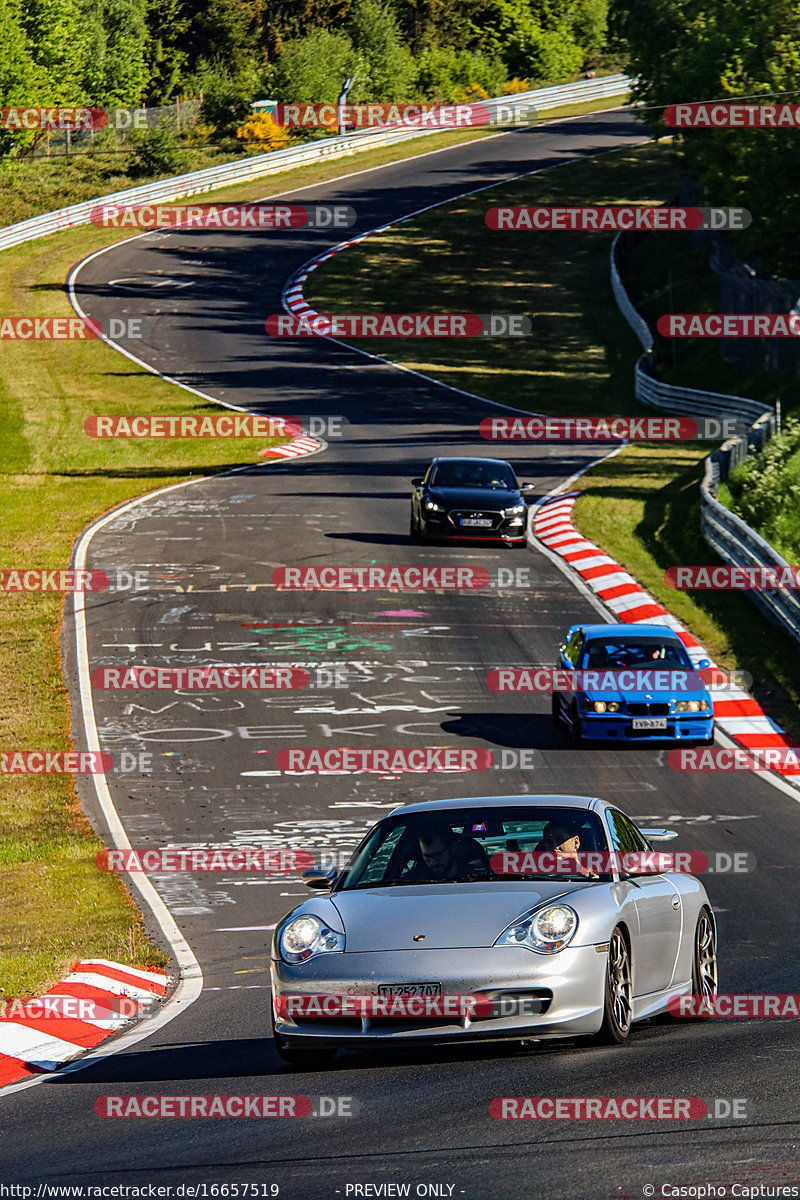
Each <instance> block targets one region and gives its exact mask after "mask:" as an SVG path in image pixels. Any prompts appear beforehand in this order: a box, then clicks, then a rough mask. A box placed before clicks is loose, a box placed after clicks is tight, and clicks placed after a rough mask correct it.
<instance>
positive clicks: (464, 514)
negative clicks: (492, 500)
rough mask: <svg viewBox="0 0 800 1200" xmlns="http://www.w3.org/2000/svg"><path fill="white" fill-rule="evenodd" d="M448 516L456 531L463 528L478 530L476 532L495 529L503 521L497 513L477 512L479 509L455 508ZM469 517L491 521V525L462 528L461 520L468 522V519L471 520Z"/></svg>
mask: <svg viewBox="0 0 800 1200" xmlns="http://www.w3.org/2000/svg"><path fill="white" fill-rule="evenodd" d="M448 515H449V517H450V520H451V521H452V522H453V524H454V525H455V526H456V527H457V528H458V529H464V528H466V529H470V528H472V529H478V530H480V529H489V528H491V529H497V527H498V525H500V523H501V521H502V519H503V518H502V516H501V514H500V513H499V512H489V511H486V510H479V509H472V508H456V509H453V511H452V512H451V513H449V514H448ZM471 517H476V518H479V519H482V520H487V519H488V520H491V522H492V524H491V526H489V525H477V526H476V525H472V526H470V525H466V526H463V525H462V524H461V520H462V518H466V519H467V520H469V518H471Z"/></svg>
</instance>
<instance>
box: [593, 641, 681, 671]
mask: <svg viewBox="0 0 800 1200" xmlns="http://www.w3.org/2000/svg"><path fill="white" fill-rule="evenodd" d="M579 667H580V668H582V669H584V670H585V669H586V668H594V669H598V668H600V669H602V668H607V669H608V670H611V671H615V670H617V669H621V668H625V669H626V670H634V671H636V670H644V669H645V668H649V669H652V668H656V669H661V668H664V669H665V670H674V669H680V670H689V671H691V670H693V669H694V668H693V667H692V660H691V659H690V658H689V655H688V654H687V653H686V651H685V650H684V648H683V646H682V644H681V643H680V642H679V641H677V639H675V638H659V637H650V638H646V637H638V638H637V637H626V638H613V639H612V638H592V639H591V641H588V642H587V643H586V645H585V646H584V648H583V654H582V655H581V660H580V663H579Z"/></svg>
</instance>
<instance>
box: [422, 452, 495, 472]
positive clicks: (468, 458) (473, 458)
mask: <svg viewBox="0 0 800 1200" xmlns="http://www.w3.org/2000/svg"><path fill="white" fill-rule="evenodd" d="M431 462H435V463H443V462H468V463H472V462H485V463H499V464H500V465H501V466H503V467H511V463H510V462H509V461H508V459H507V458H484V457H483V456H482V455H480V454H471V455H470V454H454V455H441V456H438V455H437V457H436V458H434V459H432V460H431ZM511 469H512V471H513V469H514V468H513V467H511Z"/></svg>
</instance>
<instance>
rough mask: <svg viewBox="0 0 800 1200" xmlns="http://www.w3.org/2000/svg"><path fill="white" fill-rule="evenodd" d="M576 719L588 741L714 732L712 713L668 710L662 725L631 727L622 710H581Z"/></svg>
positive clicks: (672, 738)
mask: <svg viewBox="0 0 800 1200" xmlns="http://www.w3.org/2000/svg"><path fill="white" fill-rule="evenodd" d="M579 719H580V722H581V733H582V734H583V736H584V737H585V738H588V739H590V740H592V741H595V740H596V741H615V742H642V741H651V742H652V741H656V742H664V741H669V742H685V741H705V740H706V739H707V738H710V737H713V734H714V716H713V714H711V715H709V716H705V715H700V714H694V713H671V714H669V715H668V716H667V717H665V718H664V719H665V720H666V722H667V727H666V729H634V728H633V718H632V717H629V716H626V715H625V714H624V713H623V714H616V713H613V714H610V715H608V714H605V713H603V714H601V713H581V714H580V718H579Z"/></svg>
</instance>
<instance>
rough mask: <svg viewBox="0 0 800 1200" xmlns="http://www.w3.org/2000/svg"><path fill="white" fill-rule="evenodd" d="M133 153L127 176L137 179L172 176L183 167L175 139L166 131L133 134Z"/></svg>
mask: <svg viewBox="0 0 800 1200" xmlns="http://www.w3.org/2000/svg"><path fill="white" fill-rule="evenodd" d="M131 141H132V143H133V153H132V154H131V157H130V162H129V165H128V174H129V175H131V176H133V178H134V179H138V178H140V177H143V176H147V177H151V176H153V175H174V174H175V173H176V172H177V171H179V170H180V168H181V166H182V165H183V155H182V154H181V152H180V150H179V149H178V146H177V145H176V142H175V138H174V137H173V135H172V134H171V133H170V132H169V130H167V129H158V128H156V129H147V130H145V131H144V132H142V133H136V134H133V136H132V138H131Z"/></svg>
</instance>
